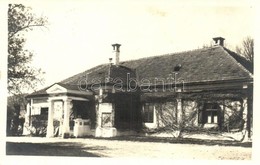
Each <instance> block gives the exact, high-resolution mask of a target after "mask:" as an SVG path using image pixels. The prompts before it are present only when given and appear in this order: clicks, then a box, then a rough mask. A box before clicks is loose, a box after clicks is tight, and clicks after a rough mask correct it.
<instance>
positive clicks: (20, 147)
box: [6, 142, 105, 157]
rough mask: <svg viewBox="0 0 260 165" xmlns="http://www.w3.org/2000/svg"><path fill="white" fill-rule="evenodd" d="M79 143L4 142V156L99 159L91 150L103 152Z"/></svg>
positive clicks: (98, 148) (97, 148)
mask: <svg viewBox="0 0 260 165" xmlns="http://www.w3.org/2000/svg"><path fill="white" fill-rule="evenodd" d="M82 146H83V145H81V144H80V143H64V142H59V143H57V142H56V143H16V142H6V155H27V156H29V155H30V156H78V157H100V156H99V155H96V154H93V153H90V152H88V151H91V150H103V149H105V148H100V147H82Z"/></svg>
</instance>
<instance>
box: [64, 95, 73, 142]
mask: <svg viewBox="0 0 260 165" xmlns="http://www.w3.org/2000/svg"><path fill="white" fill-rule="evenodd" d="M71 101H72V100H71V99H69V98H66V99H63V102H64V106H63V108H64V119H63V125H62V137H66V136H68V135H67V134H68V133H69V132H70V119H69V117H70V109H71Z"/></svg>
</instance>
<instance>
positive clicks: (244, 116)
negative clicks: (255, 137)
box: [242, 97, 249, 141]
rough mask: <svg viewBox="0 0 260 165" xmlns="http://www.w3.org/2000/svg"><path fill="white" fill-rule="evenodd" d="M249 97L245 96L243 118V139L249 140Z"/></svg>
mask: <svg viewBox="0 0 260 165" xmlns="http://www.w3.org/2000/svg"><path fill="white" fill-rule="evenodd" d="M247 99H248V98H247V97H245V98H243V104H242V105H243V120H244V122H245V123H244V127H243V130H242V135H243V136H244V137H243V139H242V141H248V140H249V139H248V138H249V137H248V127H247V122H248V121H247V120H248V104H247Z"/></svg>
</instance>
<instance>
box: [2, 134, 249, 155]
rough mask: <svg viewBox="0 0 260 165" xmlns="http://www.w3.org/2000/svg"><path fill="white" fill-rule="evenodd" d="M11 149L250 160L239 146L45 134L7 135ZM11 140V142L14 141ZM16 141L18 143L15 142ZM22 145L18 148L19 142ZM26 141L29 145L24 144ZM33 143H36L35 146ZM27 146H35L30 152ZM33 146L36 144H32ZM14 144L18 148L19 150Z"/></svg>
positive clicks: (58, 153)
mask: <svg viewBox="0 0 260 165" xmlns="http://www.w3.org/2000/svg"><path fill="white" fill-rule="evenodd" d="M7 142H13V143H11V144H12V145H13V147H14V148H13V149H11V148H7V150H9V151H10V153H12V152H13V153H12V155H13V154H18V155H19V153H15V152H19V151H21V152H28V153H27V154H26V153H23V154H22V155H31V154H32V153H34V154H36V153H37V152H38V153H37V154H36V155H42V154H43V153H48V154H49V155H54V156H86V157H87V156H99V157H113V158H123V157H127V158H129V157H130V158H170V159H203V160H205V159H206V160H212V159H213V160H217V159H233V160H250V159H251V151H252V148H248V147H239V146H218V145H215V146H206V145H197V144H172V143H158V142H133V141H119V140H104V139H57V138H56V139H47V138H25V137H19V138H8V139H7ZM14 142H15V143H14ZM18 142H20V143H18ZM22 145H24V147H26V149H22V148H23V146H22ZM28 145H29V147H28ZM36 145H37V146H36ZM30 146H31V149H34V148H37V150H35V151H33V152H29V150H30ZM35 146H36V147H35ZM15 147H20V148H18V149H19V151H17V149H16V148H15Z"/></svg>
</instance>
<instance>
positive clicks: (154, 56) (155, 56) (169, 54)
mask: <svg viewBox="0 0 260 165" xmlns="http://www.w3.org/2000/svg"><path fill="white" fill-rule="evenodd" d="M216 47H221V46H219V45H215V46H211V47H205V48H196V49H190V50H184V51H179V52H174V53H165V54H161V55H152V56H148V57H141V58H138V59H132V60H125V61H121V62H120V63H122V64H124V63H125V62H132V61H137V60H144V59H152V58H157V57H162V56H172V55H179V54H184V53H188V52H195V51H201V50H203V49H205V50H206V49H212V48H216Z"/></svg>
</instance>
